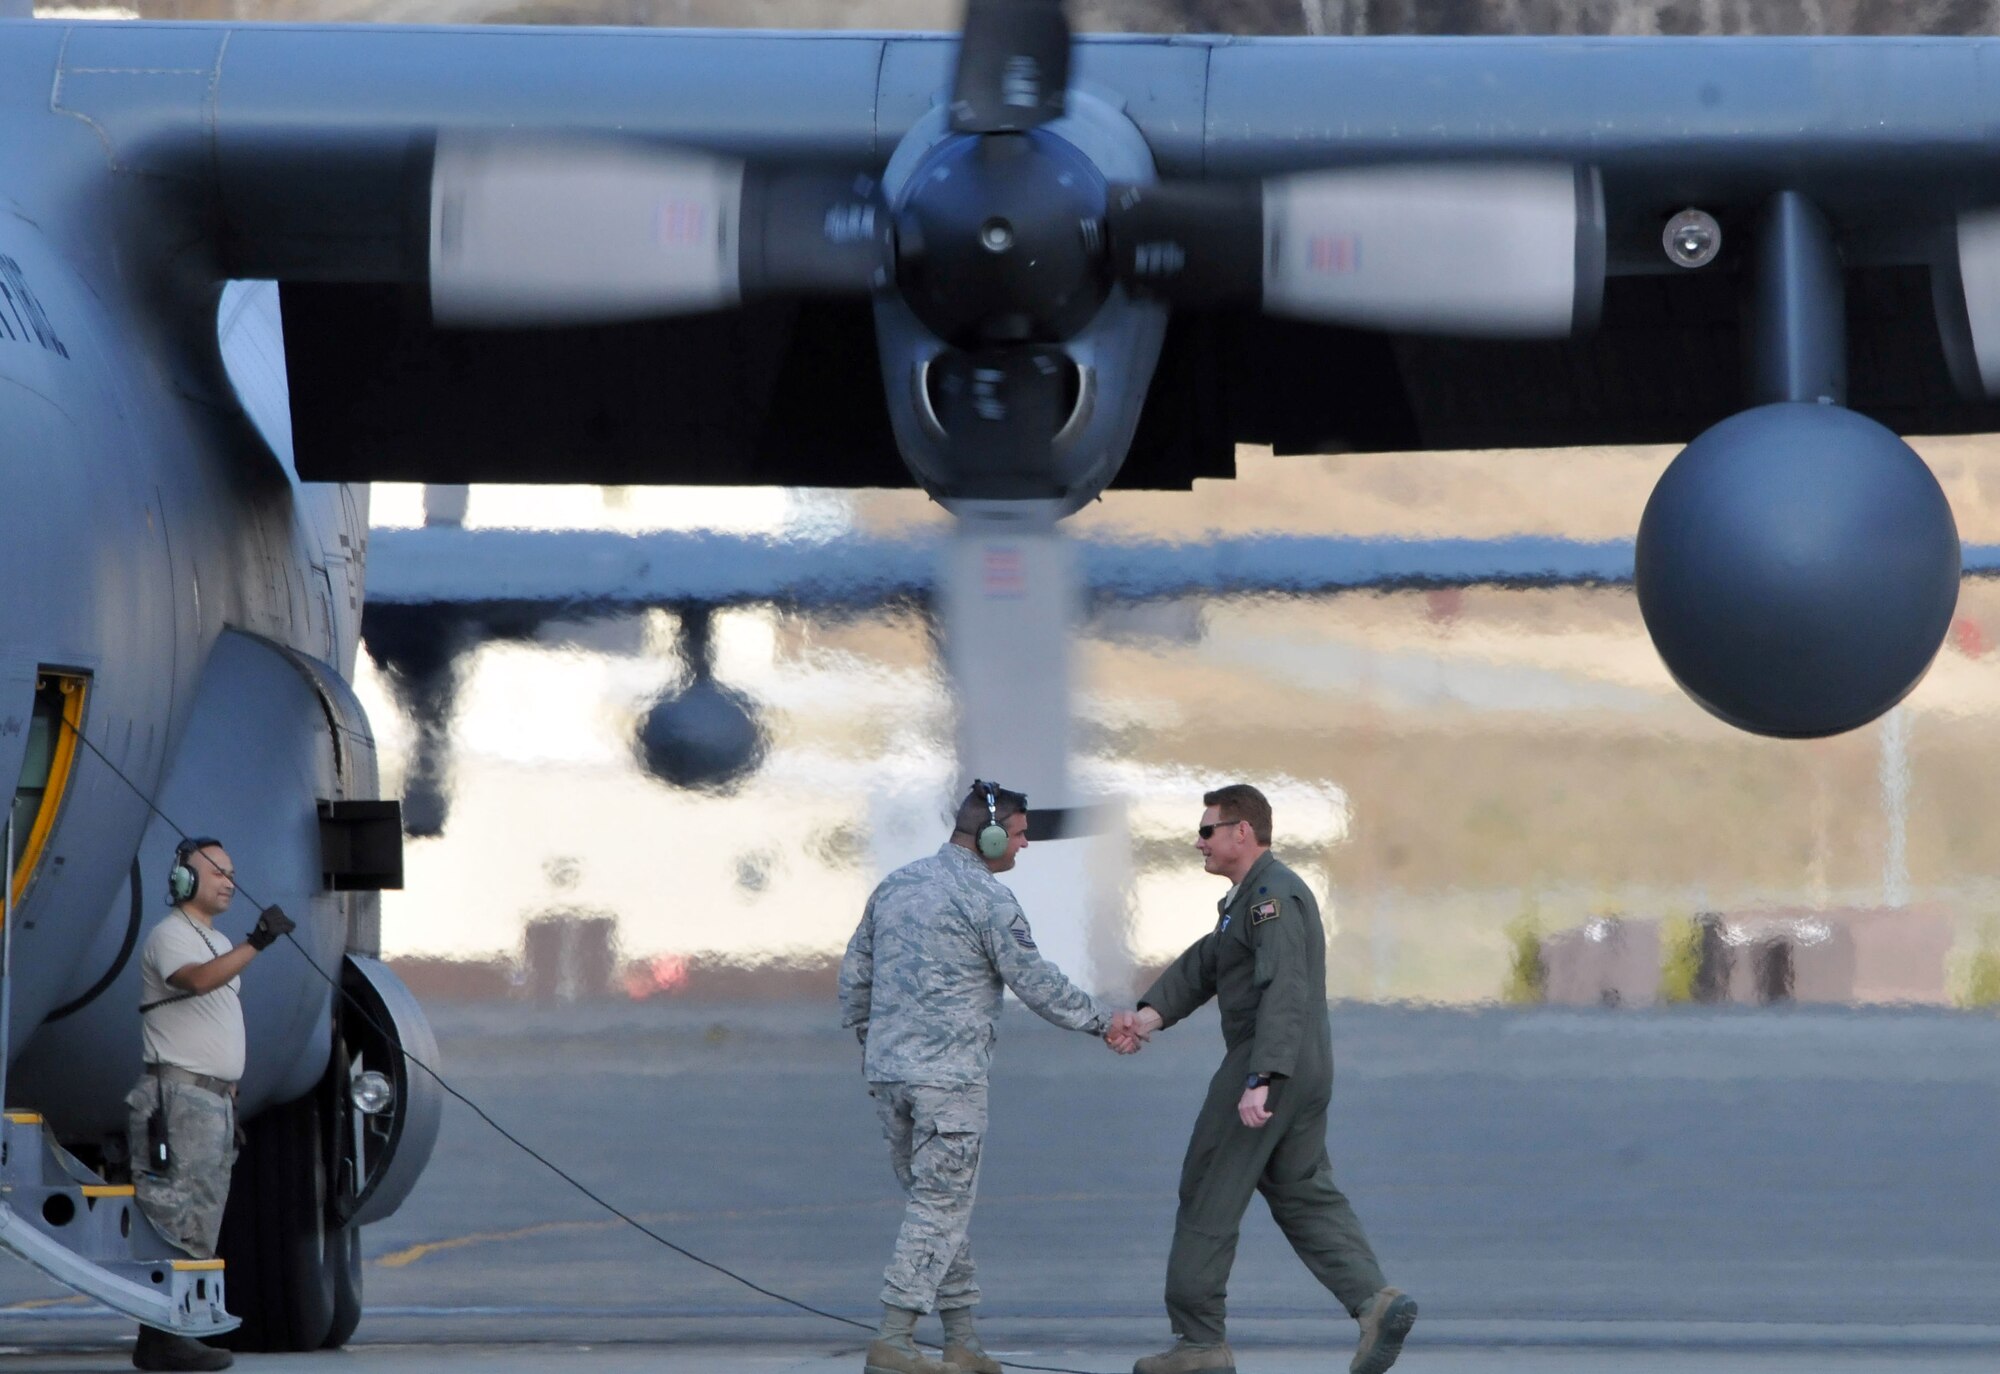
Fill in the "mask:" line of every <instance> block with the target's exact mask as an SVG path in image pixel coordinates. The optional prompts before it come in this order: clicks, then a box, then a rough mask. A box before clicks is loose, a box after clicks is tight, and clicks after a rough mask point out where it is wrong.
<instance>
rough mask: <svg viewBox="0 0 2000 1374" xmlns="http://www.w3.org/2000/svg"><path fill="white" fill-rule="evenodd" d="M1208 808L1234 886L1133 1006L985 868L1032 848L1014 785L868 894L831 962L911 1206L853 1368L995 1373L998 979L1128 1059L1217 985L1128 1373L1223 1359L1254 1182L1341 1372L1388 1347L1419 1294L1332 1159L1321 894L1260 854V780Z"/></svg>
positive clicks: (1200, 831)
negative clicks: (1039, 933) (982, 1269)
mask: <svg viewBox="0 0 2000 1374" xmlns="http://www.w3.org/2000/svg"><path fill="white" fill-rule="evenodd" d="M1202 804H1203V806H1204V807H1205V808H1206V809H1205V810H1204V811H1203V812H1202V816H1201V821H1200V823H1199V824H1198V825H1197V826H1196V827H1195V837H1196V838H1195V845H1194V847H1195V850H1196V851H1197V852H1198V853H1199V854H1200V855H1201V857H1202V866H1203V868H1204V869H1205V870H1206V871H1207V872H1209V873H1210V874H1213V875H1215V876H1216V877H1218V878H1223V879H1226V880H1227V881H1228V882H1229V884H1230V887H1229V893H1228V895H1227V896H1226V897H1224V898H1223V900H1222V902H1221V903H1220V904H1219V905H1218V907H1217V910H1216V923H1215V926H1214V928H1213V929H1211V930H1210V931H1209V932H1208V933H1207V934H1206V935H1204V936H1202V937H1201V938H1200V939H1199V940H1197V941H1195V943H1194V944H1192V945H1191V946H1189V947H1188V949H1187V950H1186V952H1184V953H1183V954H1182V955H1181V956H1180V957H1179V958H1178V959H1176V960H1175V961H1174V962H1173V963H1172V964H1169V965H1168V966H1167V968H1166V969H1165V970H1163V971H1162V972H1161V974H1160V976H1159V977H1158V978H1156V979H1154V980H1153V984H1152V986H1151V987H1149V988H1147V990H1146V991H1145V992H1144V993H1143V994H1142V995H1141V996H1140V997H1139V1000H1138V1006H1137V1007H1136V1008H1135V1009H1133V1010H1130V1011H1110V1010H1108V1009H1107V1008H1105V1007H1104V1006H1103V1004H1102V1003H1100V1002H1099V1001H1098V1000H1097V999H1096V998H1094V997H1092V996H1091V995H1090V994H1089V993H1087V992H1085V991H1084V990H1083V989H1081V988H1079V987H1077V986H1076V985H1075V984H1074V983H1072V982H1070V980H1069V979H1068V978H1067V977H1065V976H1064V974H1063V972H1062V970H1061V969H1059V968H1057V967H1056V966H1055V964H1053V963H1052V962H1050V961H1049V960H1048V959H1047V958H1046V957H1044V956H1043V955H1042V953H1041V951H1040V950H1039V948H1038V947H1037V945H1036V941H1035V934H1034V930H1033V929H1032V928H1031V927H1030V925H1029V923H1028V918H1027V914H1026V913H1025V912H1024V911H1022V909H1021V906H1020V903H1019V902H1018V901H1017V900H1016V899H1015V897H1014V894H1013V892H1012V891H1011V890H1009V889H1008V888H1007V887H1006V886H1005V885H1004V884H1002V883H1001V882H999V881H998V879H999V875H1001V874H1003V873H1005V872H1007V871H1008V870H1010V869H1012V868H1013V867H1014V862H1015V860H1016V859H1017V858H1018V857H1019V856H1020V855H1021V854H1022V853H1023V852H1024V851H1025V850H1026V849H1027V848H1028V814H1027V810H1028V799H1027V798H1026V797H1025V796H1023V795H1022V794H1020V793H1018V792H1012V791H1009V790H1007V789H1006V788H1003V787H1001V786H999V785H998V784H996V783H991V782H983V781H975V782H974V783H973V784H972V786H971V788H970V789H968V791H967V792H966V794H965V796H964V798H963V799H962V800H961V801H960V803H959V807H958V811H957V814H956V815H955V816H954V817H953V825H952V832H951V835H950V837H949V838H948V839H947V840H946V841H945V842H944V843H943V844H942V845H940V846H939V848H938V851H937V852H936V853H935V854H932V855H929V856H927V857H925V858H922V859H918V860H917V861H915V862H914V863H910V864H906V865H904V866H903V867H902V868H899V869H897V870H896V871H895V872H893V873H891V874H889V875H888V876H887V877H886V878H884V879H883V880H882V882H881V883H880V884H879V885H878V886H877V887H876V889H875V891H874V892H873V893H872V894H871V895H870V896H869V899H868V905H867V907H866V908H865V909H864V910H863V912H862V916H861V923H860V924H859V925H858V926H857V927H856V928H855V931H854V935H853V937H852V938H851V939H850V940H849V941H848V945H847V952H846V955H845V957H844V958H843V959H842V961H841V968H840V1000H841V1024H842V1025H843V1026H846V1027H849V1028H851V1029H853V1030H854V1031H855V1032H856V1033H857V1034H858V1036H859V1037H860V1039H861V1043H862V1047H863V1064H862V1069H863V1073H864V1075H865V1077H866V1078H867V1081H868V1095H869V1096H870V1097H871V1098H872V1099H874V1103H875V1109H876V1114H877V1115H878V1116H879V1117H880V1118H881V1121H882V1133H883V1137H884V1139H885V1140H886V1141H887V1143H888V1146H889V1162H890V1166H891V1168H892V1169H893V1170H894V1172H895V1176H896V1180H897V1182H898V1183H900V1184H901V1185H902V1188H903V1191H904V1195H905V1199H906V1203H907V1206H906V1209H905V1212H904V1217H903V1223H902V1226H901V1228H900V1229H899V1231H898V1233H897V1237H896V1246H895V1251H894V1253H893V1255H892V1256H891V1258H890V1261H889V1266H888V1268H887V1269H885V1270H884V1271H883V1275H882V1327H881V1330H880V1331H879V1332H878V1333H877V1335H876V1338H875V1340H874V1341H872V1342H871V1343H870V1344H869V1346H868V1350H867V1353H866V1355H865V1356H864V1357H863V1360H862V1367H863V1374H1004V1371H1003V1370H1002V1369H1001V1366H1000V1362H999V1361H997V1360H995V1359H994V1358H993V1357H992V1356H991V1355H989V1354H988V1353H987V1352H986V1350H985V1348H984V1346H983V1344H982V1343H981V1341H980V1339H979V1336H978V1333H977V1331H976V1330H975V1329H974V1327H973V1321H972V1313H973V1308H974V1306H975V1305H976V1304H977V1303H978V1301H979V1286H978V1283H977V1282H976V1280H975V1278H974V1268H973V1260H972V1246H971V1242H970V1240H969V1239H968V1236H967V1232H968V1228H969V1226H970V1224H971V1221H972V1205H973V1197H974V1194H975V1192H976V1190H977V1183H978V1177H979V1162H980V1153H981V1148H982V1146H983V1144H984V1139H985V1135H986V1126H987V1116H986V1096H987V1075H988V1070H989V1067H990V1064H991V1059H992V1053H993V1045H994V1042H995V1040H996V1039H997V1030H998V1026H997V1021H998V1017H999V1014H1000V1009H1001V1004H1002V999H1003V995H1004V993H1005V992H1007V991H1011V992H1013V993H1014V994H1015V995H1016V996H1017V997H1019V998H1020V999H1021V1002H1022V1003H1023V1004H1024V1005H1025V1006H1027V1007H1028V1008H1029V1009H1030V1010H1032V1011H1033V1012H1035V1014H1036V1015H1038V1016H1040V1017H1042V1019H1044V1020H1045V1021H1048V1022H1050V1023H1052V1024H1054V1025H1058V1026H1062V1027H1064V1028H1065V1029H1068V1030H1073V1031H1084V1032H1088V1033H1093V1034H1096V1033H1101V1034H1102V1035H1103V1037H1104V1043H1105V1044H1106V1045H1108V1046H1110V1047H1111V1049H1112V1051H1113V1052H1114V1053H1117V1054H1137V1053H1138V1052H1139V1051H1140V1050H1141V1049H1143V1048H1144V1047H1145V1046H1146V1044H1147V1043H1148V1042H1149V1041H1150V1040H1151V1039H1152V1037H1153V1035H1154V1033H1155V1032H1157V1031H1160V1030H1164V1029H1165V1028H1166V1027H1168V1026H1170V1025H1172V1024H1174V1023H1175V1022H1177V1021H1179V1020H1181V1019H1182V1018H1183V1017H1185V1016H1187V1015H1188V1014H1189V1013H1191V1012H1193V1011H1194V1010H1195V1009H1196V1008H1197V1007H1200V1006H1202V1005H1203V1004H1204V1003H1207V1002H1209V1001H1211V1000H1212V1001H1214V1002H1215V1003H1216V1004H1217V1006H1218V1008H1219V1009H1220V1011H1221V1013H1222V1035H1223V1042H1224V1055H1223V1060H1222V1063H1221V1065H1220V1066H1219V1067H1218V1068H1217V1070H1216V1072H1215V1078H1214V1088H1213V1089H1212V1090H1211V1091H1210V1093H1209V1095H1208V1098H1207V1101H1206V1102H1205V1104H1204V1105H1203V1107H1202V1110H1201V1115H1200V1116H1199V1117H1198V1118H1197V1119H1196V1121H1195V1126H1194V1130H1193V1133H1192V1137H1191V1139H1190V1140H1189V1143H1188V1155H1187V1161H1188V1162H1187V1164H1186V1166H1185V1167H1184V1169H1183V1172H1182V1180H1181V1188H1180V1195H1181V1197H1180V1210H1179V1213H1178V1214H1177V1215H1176V1218H1175V1224H1174V1241H1173V1249H1172V1251H1171V1253H1170V1254H1169V1256H1168V1259H1167V1318H1168V1321H1169V1322H1170V1324H1171V1325H1172V1327H1173V1330H1174V1337H1175V1339H1174V1343H1173V1345H1172V1346H1170V1347H1169V1348H1168V1349H1166V1350H1164V1351H1161V1352H1160V1353H1159V1354H1157V1355H1148V1356H1145V1357H1144V1358H1142V1359H1140V1360H1139V1361H1138V1362H1137V1363H1136V1364H1135V1365H1134V1366H1133V1374H1235V1363H1236V1357H1235V1354H1234V1353H1233V1352H1232V1351H1231V1350H1230V1348H1229V1344H1228V1341H1227V1338H1226V1335H1225V1329H1226V1328H1225V1325H1224V1319H1225V1313H1224V1296H1225V1291H1226V1289H1227V1285H1228V1279H1229V1268H1230V1262H1231V1260H1232V1259H1233V1258H1234V1257H1235V1253H1236V1231H1237V1227H1238V1226H1239V1225H1240V1224H1241V1222H1242V1218H1243V1212H1244V1209H1245V1208H1246V1207H1247V1206H1248V1205H1249V1202H1250V1198H1251V1197H1252V1196H1253V1195H1254V1194H1256V1193H1257V1192H1258V1191H1260V1190H1262V1191H1263V1192H1264V1193H1265V1195H1266V1197H1267V1199H1268V1200H1269V1202H1270V1204H1271V1214H1272V1216H1273V1218H1274V1219H1275V1220H1276V1221H1277V1223H1278V1226H1279V1229H1280V1230H1282V1231H1283V1232H1284V1233H1285V1236H1286V1238H1287V1239H1288V1240H1290V1241H1291V1243H1292V1245H1293V1247H1294V1248H1295V1249H1296V1250H1297V1251H1298V1254H1299V1257H1300V1258H1301V1259H1302V1260H1304V1261H1305V1263H1306V1266H1307V1268H1309V1269H1310V1270H1311V1271H1312V1273H1313V1276H1314V1277H1315V1278H1316V1279H1318V1280H1319V1281H1320V1282H1321V1283H1322V1284H1324V1285H1325V1286H1326V1288H1327V1289H1328V1290H1329V1291H1330V1292H1331V1293H1332V1295H1333V1296H1334V1298H1335V1299H1336V1300H1337V1301H1338V1302H1339V1303H1340V1304H1341V1306H1342V1307H1344V1308H1345V1309H1346V1310H1347V1313H1348V1314H1349V1315H1350V1316H1352V1317H1353V1318H1354V1319H1355V1321H1356V1322H1357V1324H1358V1325H1359V1327H1360V1342H1359V1344H1358V1345H1357V1347H1356V1349H1355V1354H1354V1358H1353V1360H1352V1361H1351V1362H1350V1363H1349V1365H1348V1369H1349V1371H1350V1374H1383V1371H1385V1370H1387V1369H1388V1368H1389V1366H1390V1365H1391V1364H1393V1363H1394V1362H1395V1360H1396V1356H1397V1355H1398V1353H1399V1352H1400V1351H1401V1349H1402V1344H1403V1337H1404V1336H1405V1335H1406V1334H1407V1333H1408V1332H1409V1330H1410V1327H1411V1326H1412V1324H1413V1323H1414V1322H1415V1321H1416V1316H1417V1305H1416V1303H1415V1301H1414V1300H1412V1299H1411V1298H1410V1297H1409V1296H1408V1295H1407V1294H1405V1293H1402V1292H1400V1291H1399V1290H1397V1289H1394V1288H1389V1287H1387V1286H1386V1285H1385V1284H1384V1282H1383V1278H1382V1271H1381V1269H1380V1267H1379V1266H1378V1265H1377V1264H1376V1261H1375V1255H1374V1252H1373V1250H1371V1249H1370V1248H1369V1245H1368V1240H1367V1237H1366V1236H1365V1235H1364V1234H1363V1233H1362V1230H1361V1223H1360V1221H1359V1220H1358V1219H1357V1218H1356V1217H1355V1215H1354V1212H1353V1209H1352V1208H1351V1207H1350V1206H1349V1205H1348V1202H1347V1199H1346V1197H1345V1196H1344V1195H1343V1194H1342V1193H1341V1192H1340V1190H1339V1189H1337V1188H1335V1187H1334V1185H1333V1168H1332V1164H1331V1163H1330V1161H1329V1160H1328V1157H1327V1148H1326V1110H1327V1103H1328V1099H1329V1098H1330V1097H1331V1095H1332V1091H1333V1050H1332V1043H1331V1031H1330V1028H1329V1026H1328V1022H1327V1015H1326V935H1325V931H1324V928H1323V927H1322V925H1321V923H1320V916H1319V906H1318V903H1317V902H1316V901H1315V900H1314V898H1313V895H1312V893H1311V891H1310V890H1309V889H1308V888H1307V887H1306V885H1305V883H1304V882H1303V881H1301V880H1300V878H1299V876H1298V875H1297V874H1296V873H1294V872H1293V871H1292V870H1291V869H1290V868H1288V867H1286V866H1285V865H1284V864H1283V863H1281V862H1279V861H1278V860H1277V859H1276V858H1275V857H1274V856H1273V855H1272V854H1271V850H1270V845H1271V805H1270V802H1269V801H1268V800H1266V799H1265V797H1264V795H1263V793H1261V792H1259V791H1258V790H1257V789H1256V788H1254V787H1250V786H1248V785H1246V784H1241V783H1236V784H1231V785H1230V786H1228V787H1222V788H1218V789H1216V790H1215V791H1212V792H1209V793H1207V794H1205V795H1204V796H1203V798H1202ZM1238 1083H1240V1084H1241V1085H1242V1086H1241V1088H1237V1087H1236V1085H1237V1084H1238ZM1232 1091H1233V1092H1236V1093H1238V1094H1240V1095H1239V1096H1237V1097H1236V1099H1235V1101H1234V1105H1233V1108H1232V1106H1231V1099H1230V1093H1231V1092H1232ZM930 1312H936V1313H937V1314H938V1316H939V1317H940V1319H941V1320H942V1323H943V1326H944V1351H943V1358H942V1359H941V1360H933V1359H931V1358H930V1357H929V1356H928V1355H927V1354H926V1353H925V1352H923V1351H920V1350H919V1349H918V1348H917V1346H916V1344H915V1342H914V1332H915V1330H916V1324H917V1321H918V1318H919V1317H921V1316H923V1315H924V1314H926V1313H930Z"/></svg>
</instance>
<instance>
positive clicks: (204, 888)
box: [125, 839, 293, 1370]
mask: <svg viewBox="0 0 2000 1374" xmlns="http://www.w3.org/2000/svg"><path fill="white" fill-rule="evenodd" d="M235 896H236V870H235V868H234V867H233V866H232V864H231V862H230V858H229V855H228V853H227V852H226V851H225V850H224V849H223V848H222V845H221V843H220V842H219V841H217V840H210V839H192V840H183V841H182V842H181V843H180V845H179V846H178V847H177V848H176V849H175V850H174V866H173V869H172V870H171V871H170V872H169V874H168V877H167V901H168V902H169V903H170V904H171V905H172V907H173V910H171V911H169V912H168V913H167V918H166V919H165V920H164V921H161V922H160V923H159V924H158V925H157V926H155V927H154V928H153V933H152V934H151V935H149V936H148V937H147V939H146V948H145V952H144V953H143V954H142V955H141V956H140V961H139V963H140V971H141V972H140V977H141V986H142V988H143V992H142V993H141V997H140V1002H139V1012H140V1016H139V1020H140V1023H141V1032H142V1040H143V1043H144V1055H145V1072H144V1073H143V1074H141V1076H140V1078H139V1082H138V1084H137V1085H136V1086H135V1087H134V1088H133V1089H132V1091H131V1092H130V1093H128V1094H126V1097H125V1109H126V1130H127V1136H128V1144H129V1145H130V1148H131V1153H132V1183H133V1191H134V1193H135V1194H136V1196H137V1198H138V1203H139V1210H140V1211H142V1212H143V1213H145V1216H146V1220H148V1221H150V1222H152V1223H153V1227H154V1229H155V1230H157V1231H158V1232H159V1233H160V1234H161V1235H163V1236H165V1237H166V1238H167V1239H168V1240H170V1241H172V1242H173V1243H174V1244H176V1245H178V1246H180V1247H181V1248H182V1249H183V1250H185V1251H187V1252H188V1253H189V1254H190V1255H192V1256H194V1257H195V1258H196V1259H213V1258H214V1257H215V1242H216V1238H217V1236H218V1235H219V1234H220V1232H221V1230H222V1209H223V1204H224V1203H226V1202H227V1201H228V1198H229V1173H230V1170H231V1169H232V1168H234V1167H235V1164H236V1082H237V1080H238V1079H240V1078H241V1077H242V1076H243V1061H244V1059H245V1057H246V1055H247V1052H248V1045H247V1042H246V1037H245V1035H244V1030H243V1004H242V1002H241V1001H239V1000H238V996H237V994H238V990H239V988H240V986H241V983H242V980H241V978H240V976H239V975H240V974H241V973H242V972H243V969H244V967H245V966H246V965H248V964H249V962H250V961H251V960H252V959H254V958H256V957H257V955H258V953H259V952H260V951H262V950H264V949H266V948H268V947H269V946H270V945H271V943H272V942H273V941H275V940H276V939H277V938H278V937H279V936H281V935H283V934H285V933H286V932H287V931H289V930H291V929H293V925H292V921H291V918H290V917H288V916H286V915H285V913H284V912H283V911H281V910H280V909H279V908H277V907H275V906H273V907H266V908H265V909H264V911H263V912H262V913H261V914H260V915H259V916H258V918H257V924H256V926H255V928H254V929H252V930H251V932H250V935H249V937H248V938H247V939H245V940H244V941H243V943H242V944H239V945H235V946H232V945H231V944H230V943H229V939H228V937H227V936H224V935H222V934H220V933H218V932H217V931H216V929H215V918H216V917H217V916H220V915H221V914H222V913H223V912H224V911H226V910H228V908H229V903H230V902H231V901H232V900H233V899H234V898H235ZM156 1111H157V1112H159V1113H160V1116H161V1118H162V1120H163V1121H164V1123H165V1126H166V1132H165V1141H164V1144H165V1147H166V1153H167V1158H166V1160H165V1161H162V1160H161V1159H160V1158H159V1156H158V1155H157V1154H156V1153H155V1150H156V1148H157V1147H156V1144H155V1132H154V1131H153V1130H152V1129H151V1127H150V1125H149V1122H150V1121H151V1119H152V1117H153V1114H154V1113H155V1112H156ZM132 1363H133V1364H134V1365H135V1366H137V1367H138V1368H140V1369H166V1370H201V1369H227V1368H229V1366H230V1363H231V1357H230V1354H229V1352H228V1351H226V1350H215V1349H211V1348H210V1347H208V1346H205V1345H203V1344H201V1343H200V1342H199V1341H191V1340H189V1339H187V1338H186V1337H185V1336H177V1335H174V1334H173V1333H171V1332H167V1331H159V1330H155V1329H154V1328H153V1327H150V1326H141V1327H140V1328H139V1340H138V1343H137V1344H136V1345H135V1346H134V1347H133V1349H132Z"/></svg>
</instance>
